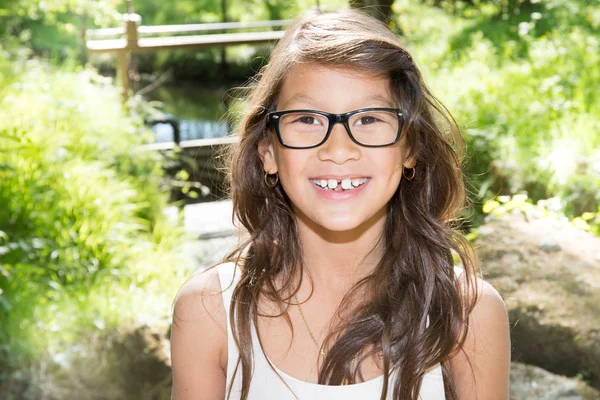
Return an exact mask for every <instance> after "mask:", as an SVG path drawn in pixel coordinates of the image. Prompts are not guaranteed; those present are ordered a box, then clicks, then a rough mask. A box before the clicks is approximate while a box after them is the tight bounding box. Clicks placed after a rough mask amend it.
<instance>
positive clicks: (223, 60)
mask: <svg viewBox="0 0 600 400" xmlns="http://www.w3.org/2000/svg"><path fill="white" fill-rule="evenodd" d="M221 14H222V18H221V19H222V20H223V22H227V0H221ZM221 71H223V75H227V47H226V46H223V47H221Z"/></svg>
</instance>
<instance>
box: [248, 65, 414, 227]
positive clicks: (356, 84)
mask: <svg viewBox="0 0 600 400" xmlns="http://www.w3.org/2000/svg"><path fill="white" fill-rule="evenodd" d="M389 86H390V82H389V79H387V78H385V77H381V76H374V75H369V74H366V73H363V72H356V71H350V70H342V69H332V68H328V67H323V66H319V65H316V64H299V65H296V66H295V67H294V68H292V70H291V71H290V72H289V74H288V75H287V77H286V79H285V81H284V83H283V87H282V88H281V92H280V94H279V97H278V105H277V111H283V110H307V109H310V110H318V111H325V112H329V113H335V114H343V113H347V112H350V111H353V110H358V109H362V108H371V107H381V108H397V104H396V102H395V101H394V98H393V96H392V93H391V92H390V87H389ZM282 123H283V121H281V122H280V126H281V124H282ZM295 123H303V124H308V125H309V126H310V127H312V126H313V125H314V124H319V122H318V121H316V120H314V119H311V118H309V119H306V118H305V119H302V120H300V121H299V122H295ZM363 123H364V124H363ZM368 123H372V120H370V119H368V118H365V119H361V120H359V121H355V122H353V123H351V125H352V124H354V125H357V126H359V125H366V124H368ZM305 126H306V125H303V127H305ZM351 128H352V126H351ZM357 129H358V128H357ZM353 131H354V130H353ZM271 143H272V144H270V145H267V144H266V143H262V144H261V145H260V146H259V150H260V153H261V158H262V161H263V165H264V169H265V171H266V172H268V173H269V174H274V173H275V172H278V173H279V181H280V183H281V185H282V187H283V189H284V190H285V192H286V194H287V195H288V197H289V198H290V200H291V202H292V205H293V209H294V212H295V214H296V216H297V218H299V219H300V221H301V222H304V224H305V225H307V226H312V227H314V229H317V230H325V231H330V232H331V231H335V232H341V231H353V230H354V231H361V230H362V228H364V227H365V226H370V225H372V224H373V223H377V222H380V223H381V224H382V223H383V221H384V220H385V215H386V209H387V208H386V206H387V203H388V201H389V200H390V199H391V197H392V195H393V194H394V192H395V191H396V189H397V187H398V185H399V184H400V179H401V177H402V167H403V166H405V167H411V166H412V165H413V164H412V163H411V162H410V161H409V160H405V159H404V156H403V148H402V145H403V143H404V140H403V138H401V140H399V141H398V142H397V143H395V144H393V145H390V146H387V147H378V148H369V147H364V146H361V145H359V144H357V143H355V142H353V141H352V140H351V138H350V136H349V135H348V133H347V131H346V129H345V127H344V125H343V124H341V123H337V124H335V125H334V126H333V128H332V131H331V134H330V135H329V137H328V139H327V141H326V142H325V143H323V144H322V145H320V146H318V147H315V148H311V149H289V148H286V147H283V146H282V145H281V144H280V142H279V141H278V139H277V137H276V135H275V133H274V131H273V140H272V142H271ZM348 179H349V181H348ZM330 181H331V182H330ZM332 181H336V183H335V184H334V183H333V182H332ZM344 181H345V182H344ZM324 183H327V184H326V186H327V188H323V187H322V186H323V184H324ZM336 184H337V188H336V189H335V190H332V189H331V187H333V186H336ZM342 187H343V188H344V189H346V190H343V189H342ZM348 188H349V189H348Z"/></svg>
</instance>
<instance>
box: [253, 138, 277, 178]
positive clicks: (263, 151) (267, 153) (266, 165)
mask: <svg viewBox="0 0 600 400" xmlns="http://www.w3.org/2000/svg"><path fill="white" fill-rule="evenodd" d="M258 154H259V155H260V160H261V161H262V163H263V169H264V170H265V172H267V173H268V174H274V173H276V172H277V171H278V168H277V162H276V161H275V151H274V150H273V143H269V142H268V141H267V140H264V139H263V140H261V141H260V142H258Z"/></svg>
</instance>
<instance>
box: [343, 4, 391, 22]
mask: <svg viewBox="0 0 600 400" xmlns="http://www.w3.org/2000/svg"><path fill="white" fill-rule="evenodd" d="M348 1H349V3H350V7H352V8H358V9H362V10H363V11H365V12H367V13H368V14H370V15H372V16H373V17H376V18H378V19H380V20H381V21H383V22H385V23H388V22H389V20H390V17H391V16H392V4H394V0H348Z"/></svg>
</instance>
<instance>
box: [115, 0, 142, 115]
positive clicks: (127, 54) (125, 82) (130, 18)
mask: <svg viewBox="0 0 600 400" xmlns="http://www.w3.org/2000/svg"><path fill="white" fill-rule="evenodd" d="M127 11H128V13H127V14H125V15H123V22H124V23H125V38H126V40H127V44H126V46H125V49H123V50H121V51H119V52H118V70H117V75H119V76H120V81H121V90H122V96H123V104H126V103H127V98H128V96H129V76H130V60H131V56H132V54H133V52H134V51H135V50H137V49H138V48H139V45H138V26H140V24H141V23H142V17H140V16H139V15H138V14H135V13H134V12H133V2H132V1H131V0H128V1H127Z"/></svg>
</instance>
